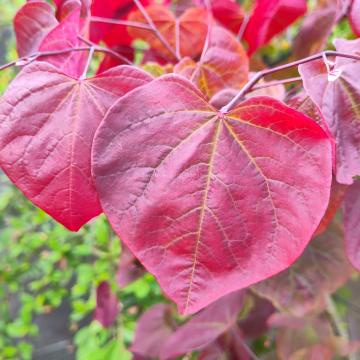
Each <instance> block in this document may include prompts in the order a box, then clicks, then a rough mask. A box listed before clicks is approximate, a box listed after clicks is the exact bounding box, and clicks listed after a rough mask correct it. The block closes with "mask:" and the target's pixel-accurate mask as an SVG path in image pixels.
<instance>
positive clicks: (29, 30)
mask: <svg viewBox="0 0 360 360" xmlns="http://www.w3.org/2000/svg"><path fill="white" fill-rule="evenodd" d="M57 25H58V22H57V20H56V18H55V14H54V9H53V8H52V7H51V6H50V5H49V4H48V3H46V2H44V1H32V2H28V3H26V4H25V5H24V6H23V7H22V8H21V9H20V10H19V11H18V13H17V14H16V16H15V18H14V31H15V35H16V48H17V51H18V54H19V56H21V57H23V56H28V55H31V54H33V53H34V52H36V51H37V50H38V49H39V46H40V44H41V42H42V41H43V39H44V38H45V36H46V35H47V34H48V33H49V32H50V30H52V29H53V28H54V27H56V26H57Z"/></svg>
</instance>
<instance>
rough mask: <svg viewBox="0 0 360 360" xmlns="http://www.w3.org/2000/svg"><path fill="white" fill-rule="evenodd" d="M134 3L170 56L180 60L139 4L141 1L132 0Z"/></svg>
mask: <svg viewBox="0 0 360 360" xmlns="http://www.w3.org/2000/svg"><path fill="white" fill-rule="evenodd" d="M134 4H135V5H136V6H137V8H138V9H139V11H140V12H141V14H142V16H143V17H144V18H145V20H146V21H147V23H148V25H149V27H150V29H151V30H152V31H153V32H154V34H155V35H156V36H157V38H158V39H159V40H160V41H161V43H162V44H163V45H164V46H165V47H166V49H167V50H168V51H169V52H170V53H171V55H172V56H174V58H175V59H176V60H177V61H180V60H181V59H180V58H179V56H178V55H177V54H176V52H175V50H174V49H173V48H172V47H171V46H170V44H169V43H168V42H167V40H166V39H165V38H164V36H163V35H162V34H161V32H160V31H159V30H158V28H157V27H156V25H155V24H154V22H153V21H152V19H151V17H150V16H149V14H148V13H147V11H146V10H145V8H144V6H143V5H142V4H141V2H140V1H139V0H134Z"/></svg>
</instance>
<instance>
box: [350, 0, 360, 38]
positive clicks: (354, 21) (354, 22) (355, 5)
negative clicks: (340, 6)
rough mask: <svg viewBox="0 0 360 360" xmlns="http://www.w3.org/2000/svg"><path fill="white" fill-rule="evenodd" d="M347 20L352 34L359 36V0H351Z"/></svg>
mask: <svg viewBox="0 0 360 360" xmlns="http://www.w3.org/2000/svg"><path fill="white" fill-rule="evenodd" d="M349 20H350V24H351V27H352V29H353V30H354V33H355V34H356V35H357V36H360V0H353V1H352V5H351V9H350V14H349Z"/></svg>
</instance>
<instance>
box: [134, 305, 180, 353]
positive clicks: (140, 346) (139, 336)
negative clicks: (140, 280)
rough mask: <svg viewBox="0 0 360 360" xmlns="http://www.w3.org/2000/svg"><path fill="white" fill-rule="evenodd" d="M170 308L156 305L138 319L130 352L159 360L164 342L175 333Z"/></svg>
mask: <svg viewBox="0 0 360 360" xmlns="http://www.w3.org/2000/svg"><path fill="white" fill-rule="evenodd" d="M175 326H176V323H175V321H174V319H173V312H172V309H171V306H169V305H166V304H157V305H155V306H153V307H152V308H150V309H149V310H148V311H146V312H145V313H144V314H143V315H142V316H141V317H140V319H139V321H138V323H137V327H136V333H135V339H134V342H133V344H132V346H131V351H132V352H133V353H134V354H135V355H138V356H143V357H144V358H145V359H148V358H159V357H160V354H161V351H162V348H163V346H164V344H165V343H166V341H167V340H168V339H169V338H170V336H171V335H172V334H173V332H174V331H175Z"/></svg>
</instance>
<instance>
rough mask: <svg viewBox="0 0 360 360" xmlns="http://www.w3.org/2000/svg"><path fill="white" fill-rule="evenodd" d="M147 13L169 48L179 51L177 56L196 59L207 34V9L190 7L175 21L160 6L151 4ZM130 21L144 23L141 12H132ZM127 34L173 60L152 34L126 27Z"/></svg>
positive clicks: (165, 9) (171, 14) (170, 13)
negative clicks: (143, 41) (145, 42)
mask: <svg viewBox="0 0 360 360" xmlns="http://www.w3.org/2000/svg"><path fill="white" fill-rule="evenodd" d="M146 11H147V12H148V14H149V16H150V18H151V19H152V20H153V22H154V24H155V25H156V27H157V28H158V30H159V32H160V33H161V34H162V35H163V36H164V38H165V39H166V40H167V41H168V43H169V45H170V46H171V48H172V49H173V50H174V51H176V50H177V48H178V52H179V54H180V57H185V56H189V57H196V56H199V55H200V54H201V51H202V49H203V46H204V42H205V39H206V35H207V32H208V25H207V12H206V10H204V9H202V8H189V9H187V10H186V11H185V12H184V13H183V14H182V15H181V16H180V17H179V18H178V19H176V18H175V17H174V14H173V13H172V12H171V11H170V10H169V9H168V8H166V7H165V6H162V5H156V4H155V5H150V6H148V7H147V8H146ZM129 20H132V21H138V22H142V23H147V22H146V20H145V19H144V17H143V16H142V14H141V13H140V11H135V12H133V13H131V14H130V16H129ZM128 31H129V34H130V35H132V36H133V37H134V38H140V39H143V40H145V41H147V42H148V43H149V44H150V46H151V48H152V49H154V50H156V51H158V52H160V53H161V54H163V55H164V56H166V57H167V58H169V59H172V60H174V59H173V56H172V55H171V53H170V52H169V51H168V50H167V49H166V48H165V47H164V45H163V44H162V43H161V42H160V40H159V38H158V37H157V36H156V35H155V34H154V33H153V32H152V31H149V30H143V29H138V28H129V29H128Z"/></svg>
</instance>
